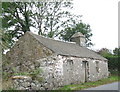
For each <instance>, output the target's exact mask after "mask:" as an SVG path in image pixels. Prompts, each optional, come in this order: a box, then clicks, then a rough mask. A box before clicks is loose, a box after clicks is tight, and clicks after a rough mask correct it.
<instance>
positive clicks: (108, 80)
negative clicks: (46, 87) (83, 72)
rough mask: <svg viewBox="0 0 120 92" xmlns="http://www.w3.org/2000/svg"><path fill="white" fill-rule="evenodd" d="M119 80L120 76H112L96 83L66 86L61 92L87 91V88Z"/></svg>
mask: <svg viewBox="0 0 120 92" xmlns="http://www.w3.org/2000/svg"><path fill="white" fill-rule="evenodd" d="M118 79H120V76H117V75H111V76H110V77H108V78H105V79H101V80H98V81H94V82H86V83H82V84H73V85H66V86H64V87H62V88H60V89H59V90H68V91H67V92H71V91H72V90H82V89H86V88H90V87H96V86H99V85H103V84H108V83H112V82H115V81H119V80H118Z"/></svg>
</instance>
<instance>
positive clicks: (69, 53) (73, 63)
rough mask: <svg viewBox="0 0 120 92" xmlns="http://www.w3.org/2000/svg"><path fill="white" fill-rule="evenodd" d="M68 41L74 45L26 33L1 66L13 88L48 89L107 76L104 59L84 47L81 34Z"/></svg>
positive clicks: (105, 60) (106, 65)
mask: <svg viewBox="0 0 120 92" xmlns="http://www.w3.org/2000/svg"><path fill="white" fill-rule="evenodd" d="M72 41H74V42H76V43H77V44H75V43H67V42H62V41H57V40H53V39H48V38H44V37H42V36H39V35H35V34H33V33H31V32H27V33H26V34H25V35H24V36H23V37H21V38H20V39H19V41H17V42H16V44H15V45H14V47H13V48H12V49H11V50H10V51H9V52H8V53H7V55H6V57H7V59H8V60H9V61H10V63H9V65H8V66H7V68H6V67H4V68H3V69H4V71H6V72H9V73H10V74H11V77H12V78H13V82H14V84H13V87H14V88H16V89H18V90H25V89H33V90H52V89H56V88H59V87H62V86H64V85H68V84H77V83H84V82H88V81H96V80H100V79H101V78H106V77H108V63H107V59H105V58H104V57H102V56H100V55H98V54H97V53H95V52H94V51H92V50H89V49H87V48H86V47H84V45H85V39H84V36H83V35H82V34H81V33H76V34H74V35H73V36H72ZM13 68H14V69H13ZM32 73H33V74H32ZM15 74H17V75H19V74H22V76H21V77H20V76H15Z"/></svg>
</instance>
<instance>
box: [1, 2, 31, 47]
mask: <svg viewBox="0 0 120 92" xmlns="http://www.w3.org/2000/svg"><path fill="white" fill-rule="evenodd" d="M28 6H29V3H25V2H24V3H22V2H3V3H2V27H3V29H2V30H3V32H2V33H3V37H2V41H3V43H6V42H7V44H6V45H8V46H7V47H11V46H13V43H14V40H15V39H19V37H21V36H22V35H23V34H24V33H25V32H27V31H30V27H31V26H32V20H31V19H30V16H32V13H31V11H30V10H29V8H28Z"/></svg>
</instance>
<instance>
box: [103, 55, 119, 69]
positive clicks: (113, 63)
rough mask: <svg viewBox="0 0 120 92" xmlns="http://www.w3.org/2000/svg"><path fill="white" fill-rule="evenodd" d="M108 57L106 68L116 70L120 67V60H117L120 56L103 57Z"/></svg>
mask: <svg viewBox="0 0 120 92" xmlns="http://www.w3.org/2000/svg"><path fill="white" fill-rule="evenodd" d="M105 58H107V59H108V68H109V69H110V70H118V67H120V60H118V58H120V56H119V57H118V56H107V57H105Z"/></svg>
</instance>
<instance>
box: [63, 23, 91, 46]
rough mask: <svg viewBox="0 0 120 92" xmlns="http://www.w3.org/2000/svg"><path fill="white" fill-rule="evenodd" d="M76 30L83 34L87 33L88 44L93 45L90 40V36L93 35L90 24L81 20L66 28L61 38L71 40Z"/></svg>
mask: <svg viewBox="0 0 120 92" xmlns="http://www.w3.org/2000/svg"><path fill="white" fill-rule="evenodd" d="M76 32H81V33H82V34H83V35H85V38H86V46H90V45H93V44H92V43H91V40H90V37H91V36H92V33H91V29H90V25H89V24H85V23H82V22H80V23H78V24H74V26H73V27H68V28H65V30H64V31H63V32H62V33H61V39H63V40H65V41H70V40H71V37H72V36H73V34H75V33H76Z"/></svg>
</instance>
